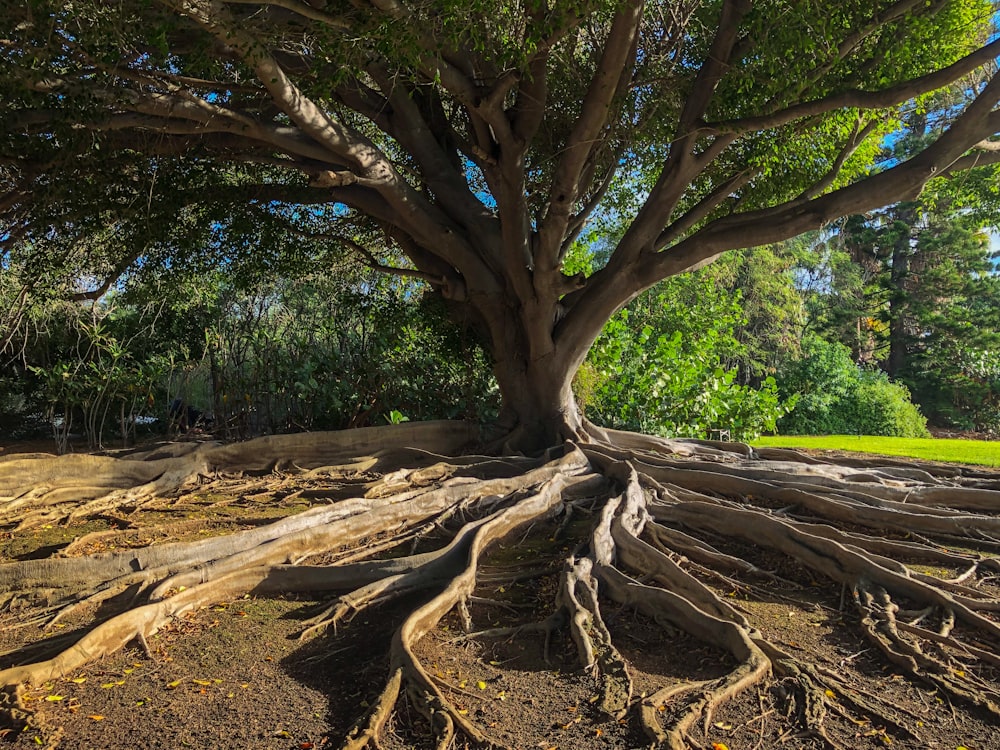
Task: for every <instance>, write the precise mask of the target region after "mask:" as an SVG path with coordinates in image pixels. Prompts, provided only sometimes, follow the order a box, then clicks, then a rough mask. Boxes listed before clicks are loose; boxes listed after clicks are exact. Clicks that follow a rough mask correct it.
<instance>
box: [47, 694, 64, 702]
mask: <svg viewBox="0 0 1000 750" xmlns="http://www.w3.org/2000/svg"><path fill="white" fill-rule="evenodd" d="M62 699H63V697H62V696H61V695H46V696H45V700H47V701H51V702H54V701H61V700H62Z"/></svg>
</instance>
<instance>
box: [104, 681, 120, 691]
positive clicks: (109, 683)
mask: <svg viewBox="0 0 1000 750" xmlns="http://www.w3.org/2000/svg"><path fill="white" fill-rule="evenodd" d="M116 684H117V683H114V682H105V683H104V684H103V685H101V687H102V688H103V689H105V690H110V689H111V688H113V687H115V685H116Z"/></svg>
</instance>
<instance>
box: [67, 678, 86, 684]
mask: <svg viewBox="0 0 1000 750" xmlns="http://www.w3.org/2000/svg"><path fill="white" fill-rule="evenodd" d="M86 681H87V678H86V677H74V678H73V679H72V680H70V682H75V683H76V684H77V685H82V684H83V683H85V682H86Z"/></svg>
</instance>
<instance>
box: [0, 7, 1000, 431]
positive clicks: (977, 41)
mask: <svg viewBox="0 0 1000 750" xmlns="http://www.w3.org/2000/svg"><path fill="white" fill-rule="evenodd" d="M989 14H990V4H989V3H986V2H982V0H979V1H976V2H973V1H972V0H965V1H963V2H955V1H950V2H944V1H938V2H931V3H930V4H928V3H924V2H914V1H913V0H906V1H900V2H883V3H875V4H873V3H869V2H863V3H851V4H843V3H828V4H820V5H815V4H797V3H756V4H755V3H751V2H746V1H732V2H690V3H680V4H678V3H641V2H628V3H618V2H604V3H583V4H580V5H565V4H559V5H558V6H555V7H551V8H550V7H549V6H548V5H547V4H545V3H525V4H523V5H521V4H502V3H501V4H495V5H494V4H490V3H484V4H471V5H466V4H464V3H458V4H454V5H450V4H441V3H417V4H413V5H410V4H407V3H397V2H391V3H381V2H376V3H371V4H370V5H369V4H367V3H344V4H339V5H338V4H336V3H319V2H315V3H308V2H263V3H245V2H233V3H227V2H210V1H209V0H204V1H202V0H194V1H192V2H179V1H178V2H162V3H118V4H115V5H113V6H107V5H106V4H104V3H94V4H88V3H75V4H73V6H72V7H68V6H64V4H62V3H45V2H33V3H27V4H25V5H20V6H18V7H17V8H15V9H11V10H9V11H8V12H7V23H6V24H5V25H6V26H7V29H8V30H7V31H6V32H5V35H4V36H5V38H4V54H3V58H2V64H3V70H2V76H3V87H4V99H5V105H6V109H7V115H6V116H5V118H4V142H3V151H4V155H5V160H4V161H5V170H6V176H7V177H8V179H9V183H8V188H7V190H6V191H5V192H4V195H3V199H2V201H0V207H2V208H3V209H4V213H5V216H7V217H8V218H9V220H10V223H9V225H8V227H7V229H6V231H7V232H8V233H9V234H10V235H20V234H22V233H25V232H30V231H31V230H30V229H28V228H27V227H26V226H25V225H24V224H23V223H22V222H30V221H31V220H32V218H34V219H35V220H36V221H37V220H38V219H39V217H40V216H41V215H43V214H44V213H49V214H50V215H51V218H52V220H53V221H54V222H57V224H56V225H57V226H58V222H62V223H63V224H64V225H65V224H68V225H70V226H76V225H78V224H80V223H81V222H83V221H84V218H83V217H84V216H86V217H88V218H89V217H92V216H93V215H94V214H95V210H96V208H97V207H98V205H99V204H101V203H105V202H106V201H107V200H108V198H110V199H111V200H112V201H115V202H118V203H123V202H126V201H131V202H133V205H132V206H131V211H132V212H139V211H140V210H141V208H142V205H143V203H146V204H148V203H149V202H151V201H152V202H158V201H161V194H162V200H163V201H164V203H163V204H164V205H185V204H187V203H193V202H197V201H203V202H207V201H212V202H217V203H218V202H222V203H229V204H236V205H239V204H244V205H245V204H246V203H252V204H254V205H255V206H256V207H257V208H259V209H260V210H261V211H264V212H268V211H269V212H274V213H277V212H279V211H282V212H283V213H284V217H285V218H286V219H287V220H288V222H289V223H290V224H293V225H297V226H294V227H292V229H296V230H300V231H304V232H308V233H316V232H321V233H323V234H324V235H329V236H330V238H331V241H336V239H337V238H339V239H340V241H342V242H344V243H347V244H348V245H351V246H356V251H357V252H358V254H359V257H361V258H362V259H366V260H368V261H369V262H371V263H372V264H375V265H378V266H380V267H383V268H384V269H385V270H395V271H397V272H399V273H408V274H412V275H415V276H419V277H420V278H423V279H426V280H427V281H428V282H430V283H431V284H433V285H434V287H435V288H436V289H437V290H439V291H440V293H441V294H442V295H443V296H444V297H446V298H447V299H449V300H451V301H452V302H454V303H455V305H456V306H460V307H463V308H466V315H467V317H469V318H471V319H474V320H475V321H476V323H477V325H478V326H479V328H480V330H481V332H482V334H483V336H484V338H485V340H486V343H487V346H488V348H489V349H490V351H491V352H492V354H493V357H494V361H495V370H496V376H497V379H498V381H499V383H500V388H501V391H502V393H503V397H504V403H505V407H506V411H505V414H504V426H505V427H507V428H508V429H511V430H516V431H517V432H516V435H514V438H515V440H514V441H513V442H514V443H517V444H521V445H527V446H534V447H539V446H544V445H546V444H549V443H551V442H553V441H554V440H556V439H557V438H559V437H568V436H579V435H581V434H582V432H583V430H584V427H585V425H584V424H583V422H582V420H581V417H580V415H579V412H578V410H577V408H576V407H575V405H574V403H573V398H572V393H571V390H570V387H569V385H570V381H571V379H572V376H573V373H574V372H575V371H576V369H577V367H578V366H579V365H580V363H581V362H582V360H583V358H584V357H585V355H586V353H587V350H588V348H589V347H590V345H591V343H592V342H593V341H594V339H595V337H596V336H597V335H598V333H599V332H600V330H601V327H602V326H603V324H604V322H605V321H606V320H607V319H608V317H609V316H610V315H611V314H612V313H613V312H614V311H615V310H617V309H619V308H620V307H621V306H622V305H624V304H625V303H627V302H628V301H629V300H630V299H632V298H633V297H635V295H637V294H639V293H640V292H641V291H642V290H644V289H646V288H648V287H649V286H651V285H652V284H653V283H655V282H656V281H658V280H660V279H663V278H665V277H667V276H670V275H672V274H676V273H679V272H681V271H685V270H688V269H692V268H695V267H697V266H699V265H700V264H703V263H705V262H707V261H709V260H711V259H713V258H715V257H716V256H718V255H719V254H720V253H722V252H725V251H726V250H730V249H733V248H740V247H749V246H753V245H758V244H763V243H767V242H774V241H777V240H781V239H785V238H788V237H792V236H795V235H796V234H799V233H801V232H803V231H805V230H808V229H813V228H815V227H817V226H820V225H822V224H823V223H825V222H827V221H830V220H831V219H833V218H836V217H839V216H842V215H845V214H848V213H857V212H862V211H865V210H868V209H871V208H875V207H878V206H881V205H885V204H886V203H887V202H888V201H892V200H896V199H903V198H908V197H913V196H915V195H916V194H917V193H918V192H919V191H920V189H921V186H922V185H923V184H924V183H925V182H926V181H927V180H929V179H930V178H932V177H933V176H935V175H937V174H942V173H944V172H947V171H949V170H955V169H958V168H961V167H963V166H968V165H970V164H973V163H977V162H981V161H983V160H992V159H994V158H995V157H996V156H997V154H998V153H1000V152H998V151H997V150H996V148H995V146H993V145H992V144H990V143H988V142H986V143H984V141H988V140H989V138H990V137H991V136H993V134H994V133H995V132H996V131H997V130H998V127H997V125H998V116H997V114H996V112H994V108H995V104H996V102H997V98H998V96H1000V81H994V80H992V79H991V78H989V77H988V76H985V77H984V76H982V75H981V72H982V71H983V69H984V68H990V66H992V65H993V61H994V59H995V57H996V56H997V53H998V51H1000V41H996V40H994V41H989V42H988V41H987V40H988V38H989V37H988V34H989ZM779 16H780V23H779V22H778V20H777V19H778V17H779ZM975 74H980V75H979V76H978V78H977V77H976V76H975ZM959 79H967V80H968V81H969V83H968V85H969V86H972V87H975V94H976V95H975V96H974V97H973V98H972V100H971V101H970V103H969V104H968V105H967V106H965V107H964V108H963V109H961V110H959V111H955V112H953V113H952V114H953V116H952V118H951V122H950V123H949V125H948V127H947V129H946V130H944V132H943V133H942V134H941V135H940V137H938V138H937V140H936V141H935V142H933V143H932V144H930V145H928V146H927V147H926V148H925V149H923V150H922V151H921V152H920V153H918V154H916V155H914V156H913V157H912V158H910V159H908V160H907V161H905V162H902V163H899V164H897V165H896V166H894V167H893V168H891V169H887V170H884V171H882V172H881V173H879V174H868V172H867V169H866V168H867V166H868V164H869V163H870V160H871V157H872V155H873V149H876V148H877V147H878V145H879V140H880V139H881V138H883V137H885V135H886V134H887V133H888V132H890V131H891V130H893V129H894V128H895V127H897V126H898V119H897V118H898V116H899V112H900V110H901V109H902V108H905V107H915V106H916V107H919V106H920V104H919V102H920V99H921V97H922V96H923V95H925V94H927V93H928V92H933V91H935V90H937V89H940V88H941V87H942V86H944V85H946V84H951V83H953V82H954V81H956V80H959ZM977 81H985V82H984V83H979V82H977ZM977 148H979V149H983V150H981V151H977ZM152 174H157V177H156V178H155V179H153V178H152V177H150V176H149V175H152ZM222 174H224V175H225V176H226V177H225V178H223V177H222V176H221V175H222ZM136 183H138V185H136ZM137 188H139V189H137ZM182 189H183V190H186V191H187V192H188V193H189V194H188V195H187V196H184V195H178V193H179V192H181V190H182ZM144 194H145V201H143V196H144ZM170 194H172V195H170ZM46 202H47V203H48V205H49V206H50V208H49V209H48V210H47V211H46V210H42V209H41V204H44V203H46ZM54 202H57V204H58V206H59V208H58V209H52V208H51V206H52V205H53V204H54ZM95 204H96V205H95ZM301 205H310V206H314V208H312V209H310V210H308V211H303V210H291V211H290V210H289V209H288V207H289V206H301ZM161 211H162V209H161ZM602 212H603V213H607V212H615V213H617V214H621V215H623V216H625V217H627V221H626V222H625V226H626V227H627V229H626V231H624V233H623V234H622V235H621V236H620V237H619V238H618V239H617V242H616V244H615V247H614V249H613V251H612V252H611V254H610V258H609V261H608V263H607V265H606V266H605V267H604V268H602V269H601V270H599V271H598V272H597V273H595V274H593V275H592V276H590V277H589V278H582V277H579V276H573V277H570V276H567V275H566V274H564V273H563V271H562V260H563V258H564V256H565V254H566V252H567V249H568V248H569V246H570V245H571V244H572V242H573V240H574V239H575V238H576V237H577V235H578V233H579V232H580V230H581V228H582V227H583V226H584V225H585V224H586V223H587V221H588V219H589V218H590V217H591V216H593V215H594V214H595V213H602ZM91 220H92V219H91ZM60 228H64V227H60ZM373 228H377V231H378V232H379V235H377V236H378V237H381V238H387V239H389V241H390V243H391V247H392V249H393V250H394V252H393V254H392V255H393V256H394V257H396V258H398V259H400V260H403V259H405V261H404V263H402V264H397V263H394V262H392V261H391V260H390V259H389V256H383V255H380V254H379V252H378V249H379V247H380V246H381V245H382V244H384V243H383V242H381V241H379V244H378V245H368V246H365V243H366V240H369V241H370V240H371V239H372V235H371V231H372V229H373ZM138 252H140V249H139V248H133V253H132V254H130V253H125V254H124V258H123V260H124V261H125V262H124V263H117V264H112V265H113V267H114V269H115V270H117V269H122V268H126V267H127V265H126V264H127V261H129V260H131V259H132V258H133V257H134V254H138Z"/></svg>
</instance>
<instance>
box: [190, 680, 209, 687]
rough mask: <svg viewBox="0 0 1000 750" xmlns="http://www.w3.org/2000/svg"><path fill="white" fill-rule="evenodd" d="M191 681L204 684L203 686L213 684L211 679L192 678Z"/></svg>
mask: <svg viewBox="0 0 1000 750" xmlns="http://www.w3.org/2000/svg"><path fill="white" fill-rule="evenodd" d="M191 682H193V683H194V684H195V685H202V686H207V685H211V684H212V681H211V680H191Z"/></svg>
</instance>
